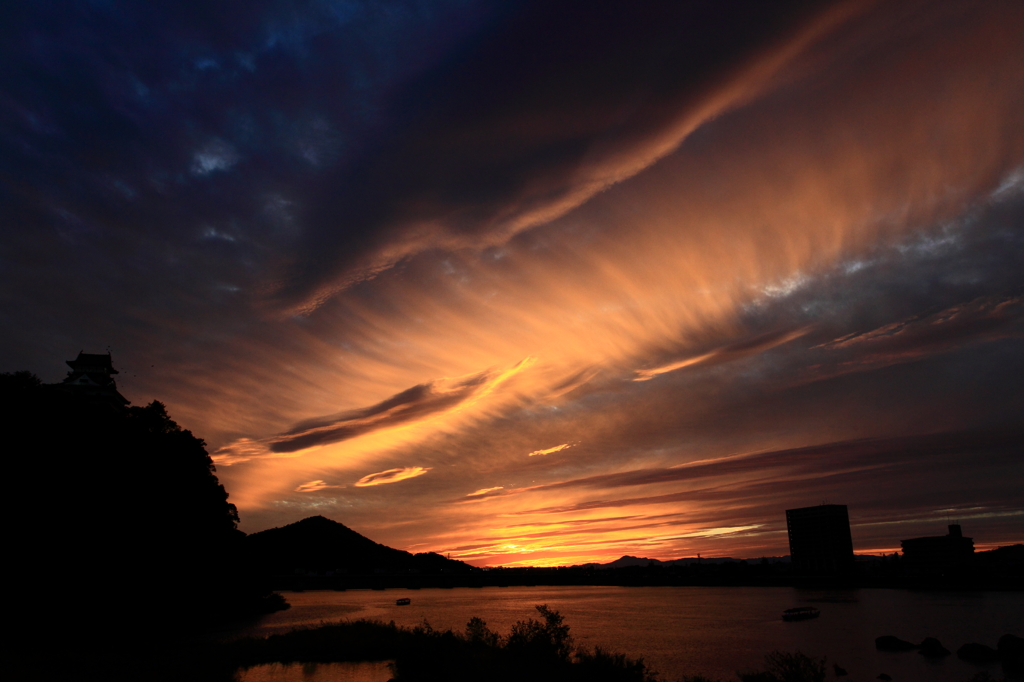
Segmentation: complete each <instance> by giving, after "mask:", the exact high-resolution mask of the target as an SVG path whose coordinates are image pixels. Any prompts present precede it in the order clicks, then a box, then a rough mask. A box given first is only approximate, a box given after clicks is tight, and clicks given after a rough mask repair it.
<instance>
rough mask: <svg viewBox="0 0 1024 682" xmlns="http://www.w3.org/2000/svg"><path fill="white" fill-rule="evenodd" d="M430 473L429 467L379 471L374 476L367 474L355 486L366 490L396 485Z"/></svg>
mask: <svg viewBox="0 0 1024 682" xmlns="http://www.w3.org/2000/svg"><path fill="white" fill-rule="evenodd" d="M428 471H430V467H426V468H424V467H402V468H399V469H388V470H387V471H379V472H377V473H375V474H367V475H366V476H363V477H362V478H360V479H359V480H358V481H356V483H355V485H356V487H357V488H367V487H369V486H374V485H384V484H385V483H397V482H399V481H404V480H406V479H407V478H416V477H417V476H422V475H423V474H425V473H427V472H428Z"/></svg>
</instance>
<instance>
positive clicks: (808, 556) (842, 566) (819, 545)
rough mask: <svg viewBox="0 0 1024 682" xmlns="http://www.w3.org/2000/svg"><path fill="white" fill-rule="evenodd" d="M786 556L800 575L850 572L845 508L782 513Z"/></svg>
mask: <svg viewBox="0 0 1024 682" xmlns="http://www.w3.org/2000/svg"><path fill="white" fill-rule="evenodd" d="M786 529H787V531H788V532H789V554H790V557H791V561H792V562H793V568H794V569H796V570H797V571H799V572H801V573H813V574H833V573H845V572H847V571H849V570H851V569H852V568H853V536H852V535H851V534H850V515H849V511H848V510H847V509H846V505H845V504H822V505H818V506H817V507H802V508H800V509H787V510H786Z"/></svg>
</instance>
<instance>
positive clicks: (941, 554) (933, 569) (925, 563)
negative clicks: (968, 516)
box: [900, 523, 974, 575]
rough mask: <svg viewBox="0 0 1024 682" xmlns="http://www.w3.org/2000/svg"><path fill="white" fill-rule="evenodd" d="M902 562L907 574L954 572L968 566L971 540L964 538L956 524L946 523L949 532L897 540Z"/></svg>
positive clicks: (971, 547)
mask: <svg viewBox="0 0 1024 682" xmlns="http://www.w3.org/2000/svg"><path fill="white" fill-rule="evenodd" d="M900 545H901V546H902V547H903V566H904V570H905V571H906V572H907V573H909V574H919V575H920V574H926V573H930V574H940V575H946V574H949V573H956V572H959V571H962V570H963V569H965V568H967V567H968V566H970V564H971V561H972V559H973V558H974V540H973V539H971V538H965V537H964V534H963V531H962V530H961V529H960V524H958V523H952V524H950V525H949V533H948V534H946V535H937V536H933V537H926V538H913V539H912V540H903V541H901V542H900Z"/></svg>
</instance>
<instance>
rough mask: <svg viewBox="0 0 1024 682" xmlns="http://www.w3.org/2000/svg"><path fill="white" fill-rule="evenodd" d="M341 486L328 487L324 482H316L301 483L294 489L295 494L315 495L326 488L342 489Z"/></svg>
mask: <svg viewBox="0 0 1024 682" xmlns="http://www.w3.org/2000/svg"><path fill="white" fill-rule="evenodd" d="M344 487H345V486H343V485H328V484H327V483H325V482H324V481H320V480H316V481H309V482H307V483H303V484H302V485H300V486H299V487H297V488H296V489H295V492H297V493H315V492H316V491H318V490H326V489H328V488H344Z"/></svg>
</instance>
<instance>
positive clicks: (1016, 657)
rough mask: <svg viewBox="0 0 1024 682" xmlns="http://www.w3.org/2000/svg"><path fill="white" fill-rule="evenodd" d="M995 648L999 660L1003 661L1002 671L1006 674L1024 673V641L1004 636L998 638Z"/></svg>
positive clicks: (1012, 636) (1014, 636)
mask: <svg viewBox="0 0 1024 682" xmlns="http://www.w3.org/2000/svg"><path fill="white" fill-rule="evenodd" d="M996 648H997V649H998V651H999V658H1001V659H1003V669H1004V670H1005V671H1006V672H1008V673H1016V674H1020V673H1022V672H1024V639H1022V638H1020V637H1018V636H1016V635H1010V634H1006V635H1003V636H1002V637H1000V638H999V644H997V645H996Z"/></svg>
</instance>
